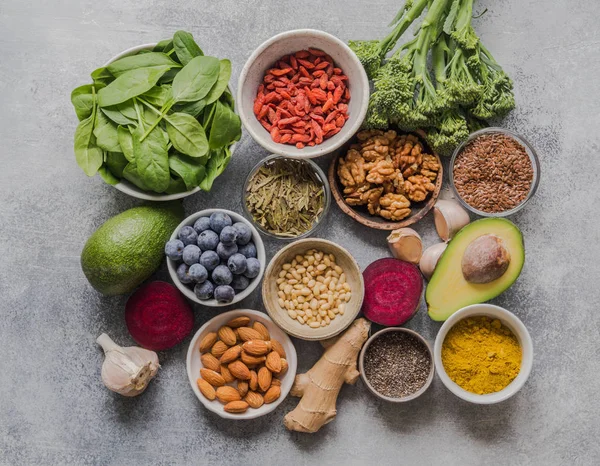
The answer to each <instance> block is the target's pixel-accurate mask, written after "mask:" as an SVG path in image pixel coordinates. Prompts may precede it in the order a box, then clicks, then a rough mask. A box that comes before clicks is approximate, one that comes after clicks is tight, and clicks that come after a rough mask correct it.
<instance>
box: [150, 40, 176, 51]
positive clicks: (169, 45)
mask: <svg viewBox="0 0 600 466" xmlns="http://www.w3.org/2000/svg"><path fill="white" fill-rule="evenodd" d="M171 50H173V39H164V40H161V41H160V42H159V43H158V44H156V45H155V46H154V48H153V49H152V51H153V52H162V53H167V52H170V51H171Z"/></svg>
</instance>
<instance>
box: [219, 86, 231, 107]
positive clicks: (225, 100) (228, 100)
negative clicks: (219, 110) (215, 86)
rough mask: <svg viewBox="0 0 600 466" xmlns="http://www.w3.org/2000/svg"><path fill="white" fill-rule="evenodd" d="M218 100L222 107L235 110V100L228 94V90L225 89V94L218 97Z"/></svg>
mask: <svg viewBox="0 0 600 466" xmlns="http://www.w3.org/2000/svg"><path fill="white" fill-rule="evenodd" d="M219 100H220V101H221V103H223V104H224V105H227V106H228V107H229V108H230V109H231V110H235V100H234V99H233V96H232V95H231V92H229V89H225V92H223V94H221V97H219Z"/></svg>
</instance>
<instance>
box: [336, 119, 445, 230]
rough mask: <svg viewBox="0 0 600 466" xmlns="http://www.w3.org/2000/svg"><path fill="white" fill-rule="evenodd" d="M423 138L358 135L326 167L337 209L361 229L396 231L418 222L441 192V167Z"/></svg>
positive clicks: (389, 133)
mask: <svg viewBox="0 0 600 466" xmlns="http://www.w3.org/2000/svg"><path fill="white" fill-rule="evenodd" d="M424 136H425V134H424V133H423V132H422V131H420V130H417V131H415V132H414V133H402V132H399V131H396V130H394V129H389V130H387V131H382V130H363V131H359V132H358V133H357V134H356V135H355V137H354V138H353V139H352V140H351V141H350V143H349V144H347V145H345V146H344V147H343V148H342V149H341V151H340V152H339V153H338V154H337V156H336V157H334V158H333V160H332V161H331V165H330V166H329V174H328V178H329V186H330V188H331V193H332V195H333V198H334V199H335V201H336V203H337V205H338V206H339V207H340V209H342V211H343V212H344V213H345V214H347V215H349V216H350V217H352V218H353V219H354V220H356V221H357V222H359V223H362V224H363V225H366V226H368V227H370V228H375V229H378V230H396V229H398V228H404V227H407V226H409V225H412V224H414V223H416V222H418V221H419V220H421V219H422V218H423V217H424V216H425V215H427V213H428V212H429V211H430V210H431V208H432V207H433V205H434V204H435V201H436V200H437V198H438V195H439V193H440V189H441V187H442V179H443V167H442V162H441V160H440V158H439V156H438V155H437V154H436V153H435V152H434V151H433V150H431V148H429V146H428V145H427V144H426V142H425V140H424Z"/></svg>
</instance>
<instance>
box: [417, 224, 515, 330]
mask: <svg viewBox="0 0 600 466" xmlns="http://www.w3.org/2000/svg"><path fill="white" fill-rule="evenodd" d="M483 235H495V236H497V237H499V238H501V239H502V243H503V245H504V247H505V248H506V249H507V250H508V252H509V254H510V263H509V265H508V268H507V269H506V271H505V272H504V274H502V276H500V277H499V278H497V279H495V280H493V281H491V282H489V283H481V284H476V283H469V282H468V281H467V280H465V278H464V276H463V272H462V258H463V255H464V252H465V250H466V248H467V246H469V244H471V242H472V241H474V240H475V239H477V238H479V237H480V236H483ZM524 262H525V246H524V244H523V235H522V234H521V231H520V230H519V229H518V228H517V226H516V225H515V224H514V223H512V222H510V221H509V220H506V219H503V218H484V219H481V220H476V221H475V222H472V223H470V224H468V225H467V226H465V227H464V228H463V229H462V230H460V231H459V232H458V233H457V234H456V236H455V237H454V238H453V239H452V241H450V243H449V244H448V247H447V248H446V250H445V251H444V253H443V254H442V257H440V259H439V261H438V263H437V266H436V268H435V272H434V273H433V276H432V277H431V280H430V281H429V285H428V286H427V291H426V293H425V299H426V301H427V308H428V312H429V317H431V318H432V319H433V320H437V321H443V320H446V319H447V318H448V317H450V316H451V315H452V314H454V313H455V312H456V311H458V310H459V309H461V308H463V307H465V306H468V305H470V304H478V303H483V302H485V301H489V300H490V299H492V298H495V297H496V296H498V295H499V294H500V293H502V292H503V291H505V290H506V289H508V288H509V287H510V286H511V285H512V284H513V283H514V282H515V280H516V279H517V278H518V277H519V275H520V274H521V269H522V268H523V263H524Z"/></svg>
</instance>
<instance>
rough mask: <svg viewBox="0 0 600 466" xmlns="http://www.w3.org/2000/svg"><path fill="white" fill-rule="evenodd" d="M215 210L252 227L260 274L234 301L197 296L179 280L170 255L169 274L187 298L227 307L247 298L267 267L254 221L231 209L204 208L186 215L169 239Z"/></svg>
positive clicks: (204, 303)
mask: <svg viewBox="0 0 600 466" xmlns="http://www.w3.org/2000/svg"><path fill="white" fill-rule="evenodd" d="M214 212H224V213H226V214H227V215H229V216H230V217H231V220H233V223H236V222H242V223H245V224H246V225H248V227H250V230H251V231H252V241H253V242H254V245H255V246H256V256H257V259H258V260H259V261H260V272H259V273H258V275H257V276H256V277H255V278H253V279H252V281H251V282H250V285H248V288H246V289H245V290H243V291H241V292H240V293H236V294H235V297H234V298H233V301H231V302H230V303H219V302H217V300H216V299H214V298H213V299H207V300H204V301H202V300H200V299H198V297H197V296H196V294H195V293H194V291H193V290H190V289H189V288H188V287H187V286H185V285H184V284H183V283H181V282H180V281H179V278H177V269H176V268H175V261H174V260H172V259H169V258H168V257H167V258H166V259H167V269H168V270H169V275H170V276H171V280H172V281H173V283H174V284H175V286H176V287H177V288H178V289H179V291H181V292H182V293H183V294H184V295H185V297H186V298H188V299H190V300H192V301H194V302H195V303H198V304H200V305H202V306H207V307H225V306H231V305H233V304H236V303H239V302H240V301H241V300H242V299H245V298H247V297H248V296H250V294H251V293H252V292H253V291H254V290H255V289H256V287H257V286H258V285H259V284H260V281H261V280H262V277H263V275H264V273H265V268H266V265H265V262H266V261H267V255H266V252H265V245H264V243H263V240H262V238H261V237H260V234H259V233H258V230H257V229H256V228H255V227H254V225H252V223H250V222H249V221H248V219H246V218H245V217H244V216H243V215H241V214H238V213H236V212H233V211H231V210H227V209H219V208H214V209H204V210H200V211H198V212H196V213H194V214H192V215H190V216H188V217H186V218H185V219H184V220H183V221H182V222H181V223H180V224H179V225H177V227H176V228H175V230H173V233H172V234H171V237H170V238H169V241H170V240H172V239H176V238H177V233H178V232H179V230H180V229H181V228H183V227H184V226H193V225H194V223H195V221H196V220H198V219H199V218H200V217H210V215H211V214H212V213H214Z"/></svg>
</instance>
